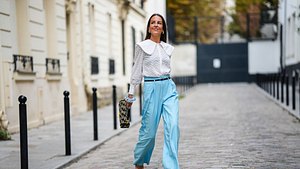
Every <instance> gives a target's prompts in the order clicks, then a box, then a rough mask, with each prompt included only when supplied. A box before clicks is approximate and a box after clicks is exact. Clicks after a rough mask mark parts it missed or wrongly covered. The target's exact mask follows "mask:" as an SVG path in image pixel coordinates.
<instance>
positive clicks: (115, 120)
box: [112, 85, 117, 130]
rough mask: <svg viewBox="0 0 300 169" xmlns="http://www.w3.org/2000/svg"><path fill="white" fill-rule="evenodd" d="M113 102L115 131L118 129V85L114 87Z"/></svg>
mask: <svg viewBox="0 0 300 169" xmlns="http://www.w3.org/2000/svg"><path fill="white" fill-rule="evenodd" d="M112 95H113V97H112V99H113V100H112V101H113V111H114V112H113V113H114V129H115V130H116V129H117V92H116V85H113V93H112Z"/></svg>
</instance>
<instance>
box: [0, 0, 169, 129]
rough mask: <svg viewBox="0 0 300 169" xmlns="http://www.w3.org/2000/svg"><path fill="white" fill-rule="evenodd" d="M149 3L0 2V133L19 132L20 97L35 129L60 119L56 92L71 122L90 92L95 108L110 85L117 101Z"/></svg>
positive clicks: (86, 105)
mask: <svg viewBox="0 0 300 169" xmlns="http://www.w3.org/2000/svg"><path fill="white" fill-rule="evenodd" d="M150 2H151V0H147V1H145V2H144V0H130V1H128V0H0V44H1V46H0V130H6V129H8V131H10V132H16V131H18V130H19V128H18V127H19V106H18V105H19V102H18V97H19V96H20V95H24V96H26V97H27V102H26V103H27V118H28V127H36V126H39V125H42V124H45V123H48V122H52V121H55V120H59V119H62V118H63V115H64V107H63V106H64V104H63V91H64V90H68V91H70V100H71V113H72V114H73V115H74V114H78V113H83V112H87V111H88V110H90V108H91V107H90V105H91V104H90V103H91V99H90V98H91V94H92V87H96V88H97V89H98V91H99V93H100V96H99V101H100V103H102V104H107V103H109V102H110V101H111V90H112V85H116V86H117V87H118V94H119V96H120V95H122V94H125V93H126V90H127V83H129V76H130V72H131V66H132V59H133V52H134V44H135V43H137V42H139V41H141V40H142V39H143V36H144V32H145V29H146V28H145V25H146V19H147V16H148V15H149V14H147V12H146V11H145V5H147V3H149V4H151V3H150ZM160 3H162V5H164V6H165V1H160ZM149 8H150V9H151V7H147V9H149ZM152 11H153V10H152ZM158 12H165V9H164V11H158ZM99 93H98V94H99Z"/></svg>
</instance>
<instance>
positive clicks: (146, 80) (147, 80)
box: [144, 77, 171, 82]
mask: <svg viewBox="0 0 300 169" xmlns="http://www.w3.org/2000/svg"><path fill="white" fill-rule="evenodd" d="M168 79H171V78H170V77H166V78H161V79H153V80H149V79H145V80H144V81H145V82H156V81H163V80H168Z"/></svg>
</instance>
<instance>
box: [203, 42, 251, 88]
mask: <svg viewBox="0 0 300 169" xmlns="http://www.w3.org/2000/svg"><path fill="white" fill-rule="evenodd" d="M249 79H250V78H249V73H248V44H247V43H226V44H210V45H204V44H198V45H197V82H198V83H218V82H248V81H249Z"/></svg>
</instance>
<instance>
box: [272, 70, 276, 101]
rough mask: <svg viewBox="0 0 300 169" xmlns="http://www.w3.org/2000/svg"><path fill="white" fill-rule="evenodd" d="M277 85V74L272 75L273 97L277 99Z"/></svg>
mask: <svg viewBox="0 0 300 169" xmlns="http://www.w3.org/2000/svg"><path fill="white" fill-rule="evenodd" d="M275 83H276V74H273V75H272V84H273V97H274V98H275Z"/></svg>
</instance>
